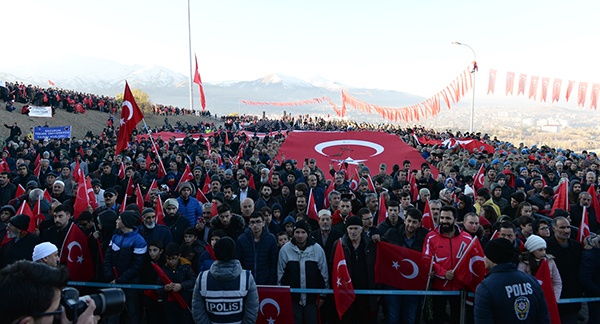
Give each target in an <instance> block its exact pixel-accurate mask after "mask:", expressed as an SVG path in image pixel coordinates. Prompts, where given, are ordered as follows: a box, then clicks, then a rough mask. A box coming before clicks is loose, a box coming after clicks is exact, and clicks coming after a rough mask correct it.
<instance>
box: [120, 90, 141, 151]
mask: <svg viewBox="0 0 600 324" xmlns="http://www.w3.org/2000/svg"><path fill="white" fill-rule="evenodd" d="M142 119H144V114H143V113H142V111H141V110H140V108H139V107H138V105H137V103H135V98H134V97H133V93H131V90H130V89H129V84H127V82H125V92H124V93H123V104H122V105H121V119H120V124H121V126H120V128H119V136H118V138H117V148H116V150H115V154H116V155H118V154H119V153H121V151H123V150H124V149H125V148H127V146H128V145H129V138H130V137H131V133H133V130H134V129H135V126H136V125H137V124H138V123H139V122H140V121H142Z"/></svg>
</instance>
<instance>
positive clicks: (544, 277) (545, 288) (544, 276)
mask: <svg viewBox="0 0 600 324" xmlns="http://www.w3.org/2000/svg"><path fill="white" fill-rule="evenodd" d="M535 279H537V281H538V282H539V283H540V286H542V292H543V293H544V298H546V304H547V305H548V312H549V313H550V323H552V324H556V323H558V324H560V323H561V322H560V315H559V313H558V304H557V303H556V296H555V295H554V289H553V288H552V276H551V275H550V267H549V266H548V260H547V259H545V258H544V259H543V260H542V263H540V267H539V268H538V271H537V273H536V274H535Z"/></svg>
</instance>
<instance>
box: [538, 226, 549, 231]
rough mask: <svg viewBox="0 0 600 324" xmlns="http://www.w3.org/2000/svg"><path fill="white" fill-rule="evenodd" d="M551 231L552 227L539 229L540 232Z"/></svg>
mask: <svg viewBox="0 0 600 324" xmlns="http://www.w3.org/2000/svg"><path fill="white" fill-rule="evenodd" d="M548 230H550V227H540V228H538V231H548Z"/></svg>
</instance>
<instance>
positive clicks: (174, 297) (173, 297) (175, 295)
mask: <svg viewBox="0 0 600 324" xmlns="http://www.w3.org/2000/svg"><path fill="white" fill-rule="evenodd" d="M150 264H152V268H153V269H154V271H156V274H157V275H158V278H159V279H160V280H161V281H162V282H163V283H164V284H165V285H168V284H170V283H173V281H171V278H169V276H167V274H166V273H165V272H164V271H163V270H162V269H161V268H160V266H159V265H158V264H156V262H150ZM168 300H169V301H175V302H177V304H179V306H181V308H182V309H188V308H189V306H188V304H187V303H186V302H185V299H183V296H181V294H180V293H179V291H174V290H171V291H169V297H168Z"/></svg>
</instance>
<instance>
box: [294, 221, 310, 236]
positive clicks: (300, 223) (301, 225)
mask: <svg viewBox="0 0 600 324" xmlns="http://www.w3.org/2000/svg"><path fill="white" fill-rule="evenodd" d="M298 228H301V229H303V230H305V231H306V233H310V226H309V225H308V223H307V222H305V221H303V220H299V221H297V222H296V223H295V224H294V232H295V231H296V229H298Z"/></svg>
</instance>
